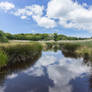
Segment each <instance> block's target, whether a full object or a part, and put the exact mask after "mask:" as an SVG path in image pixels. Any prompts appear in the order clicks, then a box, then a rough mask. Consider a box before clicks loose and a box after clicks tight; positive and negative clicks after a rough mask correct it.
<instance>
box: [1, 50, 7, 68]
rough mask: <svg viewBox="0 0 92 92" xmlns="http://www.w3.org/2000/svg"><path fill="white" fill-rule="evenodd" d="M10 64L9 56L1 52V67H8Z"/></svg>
mask: <svg viewBox="0 0 92 92" xmlns="http://www.w3.org/2000/svg"><path fill="white" fill-rule="evenodd" d="M7 63H8V56H7V54H6V53H5V52H4V51H2V50H0V67H3V66H6V65H7Z"/></svg>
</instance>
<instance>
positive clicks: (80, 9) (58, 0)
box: [47, 0, 92, 31]
mask: <svg viewBox="0 0 92 92" xmlns="http://www.w3.org/2000/svg"><path fill="white" fill-rule="evenodd" d="M55 6H56V7H55ZM85 7H87V4H83V5H80V4H78V3H77V2H73V1H72V0H51V1H50V2H49V3H48V8H47V16H48V17H49V18H55V19H58V20H59V24H60V25H62V26H64V27H65V28H77V29H83V30H88V31H91V30H92V26H91V25H92V7H91V6H90V7H89V8H88V9H87V8H85ZM52 9H53V12H52Z"/></svg>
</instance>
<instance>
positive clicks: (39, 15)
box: [13, 5, 56, 28]
mask: <svg viewBox="0 0 92 92" xmlns="http://www.w3.org/2000/svg"><path fill="white" fill-rule="evenodd" d="M43 10H44V7H43V6H40V5H32V6H25V7H24V8H22V9H18V10H17V11H16V12H14V13H13V14H14V15H15V16H20V18H21V19H27V18H28V17H30V16H31V17H32V18H33V19H34V20H35V21H36V22H37V24H38V25H39V26H41V27H45V28H53V27H55V26H56V23H55V21H54V20H51V19H49V18H48V17H46V16H43Z"/></svg>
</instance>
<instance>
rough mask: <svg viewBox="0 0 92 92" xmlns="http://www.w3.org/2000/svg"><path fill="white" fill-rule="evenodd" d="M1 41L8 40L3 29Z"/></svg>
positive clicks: (0, 36)
mask: <svg viewBox="0 0 92 92" xmlns="http://www.w3.org/2000/svg"><path fill="white" fill-rule="evenodd" d="M0 42H8V39H7V37H6V35H5V33H4V32H3V31H1V30H0Z"/></svg>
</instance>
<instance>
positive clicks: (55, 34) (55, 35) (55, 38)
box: [54, 33, 58, 41]
mask: <svg viewBox="0 0 92 92" xmlns="http://www.w3.org/2000/svg"><path fill="white" fill-rule="evenodd" d="M57 38H58V34H57V33H54V41H57Z"/></svg>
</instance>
